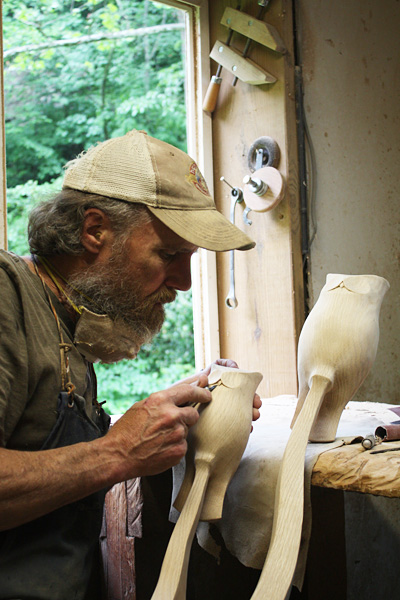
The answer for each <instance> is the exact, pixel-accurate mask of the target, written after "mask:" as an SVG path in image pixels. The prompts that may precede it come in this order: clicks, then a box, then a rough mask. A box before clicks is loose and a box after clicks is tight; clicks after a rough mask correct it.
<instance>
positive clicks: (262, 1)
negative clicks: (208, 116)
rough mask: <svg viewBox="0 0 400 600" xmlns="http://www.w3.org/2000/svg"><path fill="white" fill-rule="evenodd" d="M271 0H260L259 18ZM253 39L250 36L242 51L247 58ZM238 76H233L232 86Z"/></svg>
mask: <svg viewBox="0 0 400 600" xmlns="http://www.w3.org/2000/svg"><path fill="white" fill-rule="evenodd" d="M269 2H270V0H259V1H258V4H259V6H260V10H259V11H258V15H257V19H261V17H262V16H263V14H264V13H265V11H266V10H267V7H268V4H269ZM251 41H252V40H251V39H250V38H248V40H247V42H246V45H245V47H244V48H243V52H242V56H243V58H246V56H247V55H248V53H249V49H250V45H251ZM237 80H238V78H237V77H234V78H233V81H232V86H235V85H236V84H237Z"/></svg>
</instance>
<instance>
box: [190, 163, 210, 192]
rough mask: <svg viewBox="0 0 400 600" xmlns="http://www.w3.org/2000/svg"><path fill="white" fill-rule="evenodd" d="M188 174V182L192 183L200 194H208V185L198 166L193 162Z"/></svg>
mask: <svg viewBox="0 0 400 600" xmlns="http://www.w3.org/2000/svg"><path fill="white" fill-rule="evenodd" d="M189 171H190V175H186V180H187V181H188V182H189V183H192V184H193V185H194V186H195V187H196V188H197V189H198V190H199V192H201V193H202V194H204V195H205V196H209V195H210V192H209V191H208V187H207V184H206V181H205V179H204V177H203V175H202V174H201V173H200V169H199V167H198V166H197V165H196V163H195V162H193V163H192V164H191V165H190V169H189Z"/></svg>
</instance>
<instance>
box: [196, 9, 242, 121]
mask: <svg viewBox="0 0 400 600" xmlns="http://www.w3.org/2000/svg"><path fill="white" fill-rule="evenodd" d="M236 10H240V4H239V5H238V6H237V9H236ZM232 36H233V29H229V33H228V38H227V40H226V45H227V46H229V45H230V43H231V41H232ZM221 71H222V65H220V64H219V65H218V68H217V72H216V74H215V75H213V76H212V77H211V81H210V83H209V86H208V89H207V92H206V95H205V96H204V102H203V110H205V111H207V112H213V110H214V109H215V105H216V104H217V100H218V94H219V90H220V88H221V82H222V77H221Z"/></svg>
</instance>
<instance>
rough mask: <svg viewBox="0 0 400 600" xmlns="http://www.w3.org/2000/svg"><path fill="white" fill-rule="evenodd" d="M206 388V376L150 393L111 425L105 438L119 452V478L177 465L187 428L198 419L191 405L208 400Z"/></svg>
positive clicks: (156, 471)
mask: <svg viewBox="0 0 400 600" xmlns="http://www.w3.org/2000/svg"><path fill="white" fill-rule="evenodd" d="M206 385H207V377H206V376H205V375H200V376H199V377H198V378H197V379H196V380H195V381H193V382H192V383H181V384H178V385H175V386H173V387H171V388H168V389H167V390H164V391H161V392H156V393H154V394H151V395H150V396H149V397H148V398H146V399H145V400H142V401H140V402H137V403H136V404H134V405H133V406H132V407H131V408H130V409H129V410H128V411H127V412H126V413H125V415H124V416H123V417H121V418H120V419H119V420H118V421H117V422H116V423H115V425H113V427H112V428H111V429H110V431H109V433H108V434H107V436H106V438H107V442H108V445H109V444H111V445H112V447H113V448H114V450H116V449H118V453H119V455H120V460H121V463H120V465H121V471H123V472H121V474H120V475H119V478H120V479H130V478H132V477H137V476H141V475H155V474H156V473H161V472H162V471H165V470H166V469H168V468H170V467H172V466H174V465H177V464H178V463H179V461H180V460H181V459H182V458H183V456H184V455H185V454H186V450H187V442H186V438H187V434H188V430H189V427H192V426H193V425H194V424H195V423H197V420H198V418H199V413H198V411H197V410H196V409H195V408H193V406H190V405H194V404H197V403H207V402H209V401H210V400H211V393H210V392H209V391H208V390H207V389H206V388H205V386H206ZM105 441H106V440H105Z"/></svg>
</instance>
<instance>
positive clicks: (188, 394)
mask: <svg viewBox="0 0 400 600" xmlns="http://www.w3.org/2000/svg"><path fill="white" fill-rule="evenodd" d="M28 234H29V245H30V250H31V256H29V257H18V256H16V255H13V254H11V253H6V252H1V255H0V290H1V291H0V293H1V303H0V323H1V345H0V482H1V483H0V530H1V533H0V598H2V599H5V598H8V599H11V598H13V599H17V598H18V599H27V598H34V599H36V600H54V599H55V598H57V599H58V600H64V599H65V600H67V599H68V600H71V599H72V598H74V599H77V600H79V599H82V600H98V599H99V597H100V592H99V579H100V578H99V564H98V537H99V531H100V525H101V519H102V509H103V501H104V496H105V493H106V491H107V489H109V488H110V487H111V486H112V485H114V484H115V483H117V482H121V481H126V480H128V479H131V478H133V477H138V476H144V475H153V474H157V473H162V472H163V471H165V470H167V469H169V468H170V467H172V466H174V465H176V464H177V463H178V462H179V461H180V460H181V459H182V457H183V456H184V454H185V452H186V449H187V444H186V436H187V432H188V429H189V428H190V427H191V426H193V425H194V424H195V423H196V421H197V419H198V411H197V410H195V409H194V408H192V406H191V405H192V404H194V403H198V402H199V403H206V402H209V401H210V399H211V394H210V391H209V390H208V389H206V385H207V381H208V380H207V375H208V373H209V369H205V370H204V371H202V372H201V373H199V374H197V375H195V376H193V377H192V378H189V379H188V380H186V381H185V382H183V383H179V384H177V385H175V386H172V387H170V388H168V389H167V390H163V391H160V392H157V393H154V394H151V395H150V396H149V397H148V398H146V399H145V400H142V401H141V402H138V403H136V404H134V405H133V406H132V407H131V408H130V409H129V410H128V411H127V412H126V413H125V415H124V416H123V417H121V418H120V419H119V420H118V421H117V423H116V424H115V425H114V426H113V427H112V428H111V429H109V417H108V415H106V413H105V412H104V410H103V409H102V407H101V405H100V403H98V401H97V393H96V379H95V374H94V369H93V363H94V362H96V361H98V360H101V361H103V362H115V361H117V360H121V359H122V358H134V357H135V356H136V354H137V353H138V351H139V349H140V347H141V346H142V344H144V343H147V342H149V341H150V340H151V339H152V337H153V336H154V335H155V334H156V333H157V332H158V331H159V330H160V328H161V325H162V323H163V320H164V304H165V303H167V302H172V301H173V300H174V298H175V296H176V290H188V289H189V288H190V285H191V279H190V258H191V256H192V254H193V253H194V252H195V251H196V250H197V248H198V247H203V248H207V249H210V250H215V251H224V250H231V249H233V248H237V249H242V250H244V249H248V248H251V247H253V246H254V242H252V240H250V238H248V237H247V236H246V235H245V234H244V233H243V232H241V231H240V230H239V229H237V228H236V227H235V226H234V225H232V224H231V223H230V222H229V221H227V220H226V219H225V218H224V217H223V216H222V215H221V214H220V213H219V212H217V210H216V208H215V205H214V202H213V200H212V199H211V197H210V195H209V193H208V190H207V186H206V184H205V182H204V179H203V177H202V175H201V173H200V171H199V170H198V168H197V165H196V164H195V163H194V162H193V160H192V159H191V158H190V157H188V156H187V155H186V154H185V153H184V152H182V151H180V150H178V149H176V148H174V147H173V146H170V145H169V144H166V143H164V142H160V141H159V140H156V139H155V138H152V137H150V136H147V135H146V134H145V133H144V132H139V131H131V132H129V133H127V134H126V135H125V136H122V137H119V138H114V139H111V140H108V141H106V142H103V143H102V144H99V145H97V146H95V147H93V148H91V149H90V150H89V151H88V152H87V153H86V154H83V155H81V156H79V157H78V158H77V159H76V160H74V161H72V162H71V163H70V164H69V165H68V166H67V170H66V173H65V177H64V182H63V189H62V191H61V192H60V194H58V195H57V196H56V197H55V198H53V199H51V200H49V201H47V202H44V203H42V204H40V205H39V206H38V207H37V208H35V209H34V210H33V212H32V214H31V216H30V222H29V229H28ZM218 362H219V363H220V364H225V365H228V366H235V364H236V363H234V362H233V361H229V360H228V361H224V360H219V361H218ZM260 404H261V403H260V400H259V398H258V397H257V396H256V397H255V400H254V411H253V412H254V415H253V416H254V418H257V417H258V416H259V413H258V408H259V407H260Z"/></svg>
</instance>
